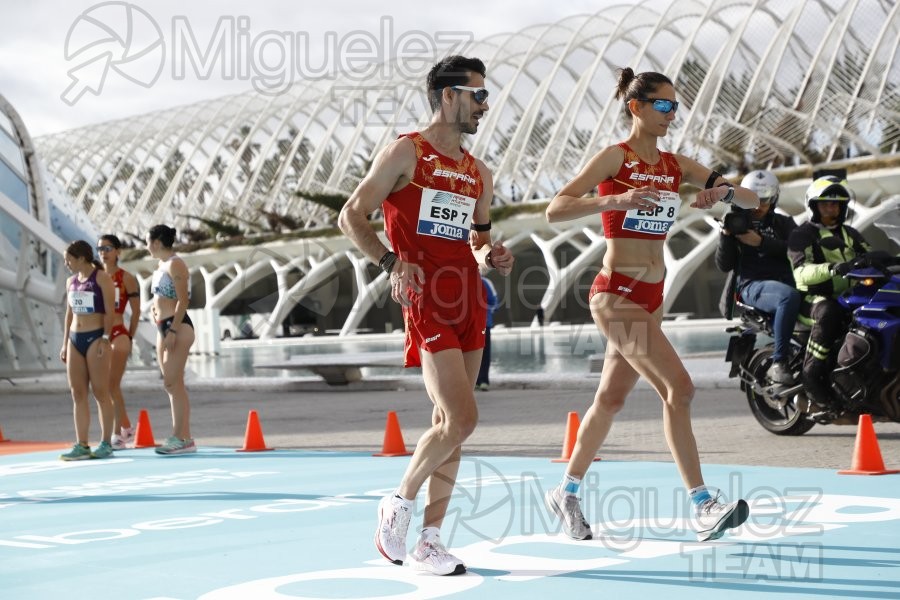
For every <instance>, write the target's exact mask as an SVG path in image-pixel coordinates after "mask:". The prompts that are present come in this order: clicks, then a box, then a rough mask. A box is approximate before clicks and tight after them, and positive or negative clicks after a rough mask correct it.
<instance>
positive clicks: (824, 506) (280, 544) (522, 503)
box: [0, 448, 900, 600]
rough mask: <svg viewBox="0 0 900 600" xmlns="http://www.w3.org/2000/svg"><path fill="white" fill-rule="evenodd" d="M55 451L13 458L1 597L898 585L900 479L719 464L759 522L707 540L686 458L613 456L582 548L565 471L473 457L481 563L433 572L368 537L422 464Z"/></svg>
mask: <svg viewBox="0 0 900 600" xmlns="http://www.w3.org/2000/svg"><path fill="white" fill-rule="evenodd" d="M58 454H59V452H58V451H52V452H49V451H42V452H32V453H27V454H14V455H7V456H0V590H2V591H0V597H2V598H4V599H10V600H20V599H28V600H32V599H45V598H46V599H50V598H62V597H86V598H103V597H110V598H115V599H116V600H127V599H135V600H150V599H154V600H162V599H177V600H193V599H202V600H223V599H238V598H240V599H253V600H265V599H270V598H273V599H274V598H278V599H300V598H379V599H396V598H415V599H422V598H497V599H499V598H540V599H542V600H546V599H547V598H556V597H563V596H564V597H569V598H588V597H590V598H596V597H607V598H625V597H630V598H651V597H652V598H666V599H667V600H674V599H676V598H690V599H696V598H716V599H722V598H728V599H730V600H733V599H734V598H762V597H765V598H787V597H791V598H796V597H807V598H900V475H888V476H881V477H861V476H844V475H838V474H836V473H835V472H834V471H828V470H821V469H784V468H768V467H766V468H763V467H739V466H727V465H724V466H723V465H707V466H706V467H705V468H704V475H705V477H706V480H707V483H708V484H710V485H713V486H717V487H718V488H720V489H721V490H722V493H723V495H725V496H726V497H729V498H730V497H734V496H736V495H741V496H742V497H744V498H746V499H747V500H748V501H749V502H750V505H751V517H750V519H749V521H748V522H747V523H746V524H745V525H744V526H743V527H741V528H740V529H738V530H735V533H733V534H731V535H727V536H726V537H724V538H722V539H721V540H718V541H715V542H707V543H698V542H696V541H695V539H696V538H695V537H694V534H693V532H692V530H691V529H690V521H689V519H688V516H689V511H688V502H687V499H686V494H685V492H684V490H683V487H682V485H681V481H680V479H679V477H678V474H677V472H676V470H675V467H674V465H672V464H670V463H646V462H615V461H606V460H604V461H602V462H599V463H596V464H595V465H594V466H593V467H592V469H591V471H590V472H589V476H588V478H587V479H586V480H585V483H584V484H583V486H582V497H583V500H584V506H585V512H586V516H587V518H588V520H589V521H590V522H591V523H592V524H593V526H594V531H595V539H594V540H591V541H585V542H573V541H570V540H568V539H567V538H565V536H563V535H562V534H560V532H559V526H558V524H557V523H556V521H555V520H552V519H550V517H549V516H548V514H547V512H546V510H545V508H544V506H543V499H542V494H543V490H544V489H546V488H548V487H550V486H552V485H556V484H557V483H558V482H559V480H560V478H561V476H562V468H561V466H560V465H558V464H553V463H551V462H550V461H549V460H548V459H545V458H521V457H516V458H507V457H495V456H491V457H475V456H466V457H464V459H463V464H462V465H461V469H460V474H459V478H460V485H459V486H458V489H457V491H456V493H455V495H454V497H453V499H452V500H451V504H450V514H449V515H448V518H447V520H446V521H445V523H444V527H443V528H442V538H443V541H444V542H445V544H446V545H447V546H448V547H449V548H450V549H451V551H452V552H454V553H455V554H456V555H457V556H459V557H460V558H462V559H463V560H464V561H465V562H466V564H467V565H468V567H469V572H468V573H467V574H465V575H461V576H455V577H436V576H432V575H428V574H423V573H419V572H417V571H414V570H413V569H411V568H409V567H405V566H404V567H398V566H395V565H391V564H388V563H387V561H385V560H384V559H383V558H381V557H380V555H379V554H378V553H377V551H376V550H375V548H374V545H373V542H372V539H373V534H374V530H375V513H376V505H377V503H378V500H379V498H380V497H381V496H382V495H384V494H386V493H388V492H390V491H392V489H393V486H394V485H396V483H397V482H399V480H400V477H401V476H402V474H403V471H404V468H405V467H406V464H407V461H408V460H409V459H408V458H375V457H372V456H369V455H368V454H357V453H352V454H350V453H323V452H315V453H314V452H308V451H274V452H260V453H237V452H235V451H234V449H233V448H227V449H226V448H201V449H200V451H199V452H198V453H197V454H195V455H185V456H178V457H160V456H157V455H155V454H154V453H153V452H152V450H149V449H142V450H126V451H120V452H117V453H116V457H115V458H113V459H109V460H91V461H83V462H77V463H64V462H62V461H59V460H58V459H57V455H58ZM423 492H424V490H423ZM423 498H424V493H422V494H420V503H419V504H417V506H416V515H415V516H414V517H413V527H411V531H410V535H409V544H410V546H411V545H412V544H413V543H414V541H415V535H416V532H415V531H414V529H415V527H417V526H419V525H420V524H421V500H422V499H423ZM601 594H602V596H601Z"/></svg>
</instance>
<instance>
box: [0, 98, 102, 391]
mask: <svg viewBox="0 0 900 600" xmlns="http://www.w3.org/2000/svg"><path fill="white" fill-rule="evenodd" d="M76 239H87V240H90V242H91V243H93V242H94V241H95V240H96V239H97V230H96V229H95V228H94V226H93V224H92V223H91V222H90V220H89V219H88V218H87V215H86V214H84V212H83V211H81V210H79V209H78V208H77V206H76V205H75V204H73V203H72V199H71V198H69V197H68V195H67V194H66V193H65V191H64V190H63V189H62V188H61V187H60V186H59V185H58V184H57V183H56V181H55V179H54V178H53V177H52V176H51V175H50V174H49V173H48V172H47V169H46V168H45V165H44V164H43V163H42V162H41V160H40V159H39V157H38V156H37V155H36V154H35V151H34V143H33V141H32V139H31V136H30V135H29V134H28V129H27V128H26V127H25V124H24V123H23V122H22V119H21V117H20V116H19V113H18V112H16V110H15V109H14V108H13V106H12V105H11V104H9V102H8V101H7V100H6V98H5V97H4V96H3V95H0V374H6V373H21V372H25V371H44V370H47V369H50V368H53V367H56V368H59V366H60V365H62V363H61V362H60V361H59V356H58V353H59V348H60V346H61V345H62V335H63V331H62V329H63V326H62V314H63V313H64V311H65V305H64V304H63V299H64V297H65V296H64V292H65V281H66V277H67V275H68V273H67V272H66V269H65V265H64V261H63V255H64V254H65V251H66V246H67V245H68V243H69V242H71V241H73V240H76Z"/></svg>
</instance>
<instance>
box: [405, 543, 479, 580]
mask: <svg viewBox="0 0 900 600" xmlns="http://www.w3.org/2000/svg"><path fill="white" fill-rule="evenodd" d="M409 564H410V566H412V568H413V569H416V570H418V571H426V572H428V573H431V574H433V575H462V574H463V573H465V572H466V565H465V564H463V561H461V560H459V559H458V558H456V557H455V556H453V555H452V554H450V553H449V552H447V548H445V547H444V544H442V543H441V538H440V537H438V536H435V537H434V538H432V539H430V540H422V539H420V540H419V541H418V542H417V543H416V546H415V548H413V551H412V552H410V553H409Z"/></svg>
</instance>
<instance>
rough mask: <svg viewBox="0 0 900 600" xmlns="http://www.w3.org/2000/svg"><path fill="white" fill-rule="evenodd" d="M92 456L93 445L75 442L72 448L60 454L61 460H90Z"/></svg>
mask: <svg viewBox="0 0 900 600" xmlns="http://www.w3.org/2000/svg"><path fill="white" fill-rule="evenodd" d="M90 458H92V457H91V447H90V446H82V445H81V444H75V445H74V446H72V449H71V450H69V451H68V452H66V453H65V454H60V455H59V460H88V459H90Z"/></svg>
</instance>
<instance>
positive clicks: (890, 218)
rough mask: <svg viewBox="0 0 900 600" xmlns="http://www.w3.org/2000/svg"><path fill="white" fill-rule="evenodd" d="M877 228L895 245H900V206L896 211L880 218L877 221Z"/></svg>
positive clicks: (899, 205)
mask: <svg viewBox="0 0 900 600" xmlns="http://www.w3.org/2000/svg"><path fill="white" fill-rule="evenodd" d="M875 227H877V228H878V229H880V230H882V231H883V232H884V233H885V234H886V235H887V236H888V237H889V238H891V241H893V242H894V243H895V244H898V245H900V204H898V205H897V206H896V207H895V208H894V210H892V211H890V212H888V213H887V214H885V215H882V216H881V217H879V218H878V220H877V221H875Z"/></svg>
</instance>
